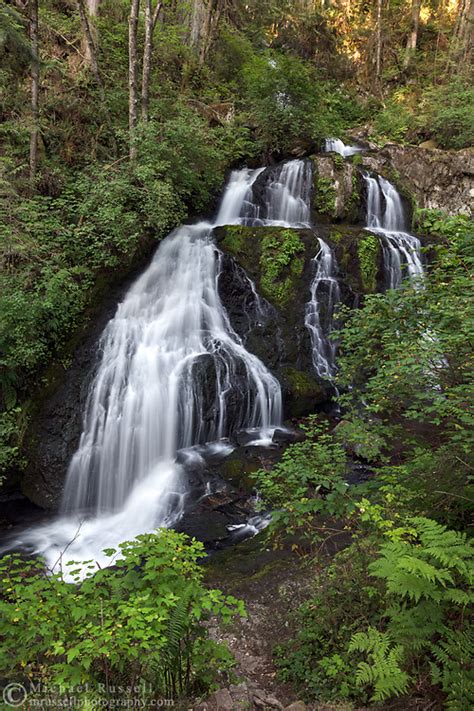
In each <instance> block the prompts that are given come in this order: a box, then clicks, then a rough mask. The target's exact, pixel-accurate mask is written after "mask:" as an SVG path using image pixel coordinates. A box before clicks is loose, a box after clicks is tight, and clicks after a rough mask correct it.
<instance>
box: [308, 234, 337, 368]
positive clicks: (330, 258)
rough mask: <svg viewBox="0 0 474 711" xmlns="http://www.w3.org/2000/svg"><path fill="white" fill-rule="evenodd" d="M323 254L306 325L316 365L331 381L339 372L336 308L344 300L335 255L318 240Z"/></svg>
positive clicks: (319, 256) (317, 262)
mask: <svg viewBox="0 0 474 711" xmlns="http://www.w3.org/2000/svg"><path fill="white" fill-rule="evenodd" d="M318 242H319V252H318V253H317V255H316V256H315V258H314V259H313V262H314V265H315V276H314V279H313V281H312V283H311V299H310V300H309V301H308V303H307V304H306V313H305V325H306V327H307V328H308V330H309V332H310V336H311V344H312V354H313V366H314V369H315V370H316V373H317V374H318V376H319V377H320V378H323V379H325V380H331V379H332V378H333V376H334V371H335V355H336V344H335V342H334V341H332V340H331V339H330V334H331V332H332V330H333V315H334V308H335V306H336V305H337V304H338V303H339V301H340V296H341V295H340V290H339V283H338V281H337V278H336V274H337V265H336V259H335V256H334V254H333V252H332V250H331V248H330V247H329V245H328V244H326V242H324V241H323V240H322V239H318Z"/></svg>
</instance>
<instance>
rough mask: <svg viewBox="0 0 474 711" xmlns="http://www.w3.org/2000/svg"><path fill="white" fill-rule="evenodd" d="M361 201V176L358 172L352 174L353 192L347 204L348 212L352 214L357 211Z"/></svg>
mask: <svg viewBox="0 0 474 711" xmlns="http://www.w3.org/2000/svg"><path fill="white" fill-rule="evenodd" d="M359 202H360V185H359V178H358V175H357V173H356V172H354V173H353V174H352V192H351V196H350V198H349V204H348V206H347V212H348V214H349V215H350V214H352V213H354V212H355V211H356V209H357V208H358V206H359Z"/></svg>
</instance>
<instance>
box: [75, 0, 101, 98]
mask: <svg viewBox="0 0 474 711" xmlns="http://www.w3.org/2000/svg"><path fill="white" fill-rule="evenodd" d="M77 9H78V10H79V17H80V19H81V27H82V32H83V34H84V40H85V44H86V47H87V53H86V58H87V59H88V62H89V64H90V68H91V70H92V73H93V75H94V77H95V80H96V82H97V86H98V87H99V91H100V98H101V99H102V101H104V100H105V88H104V82H103V81H102V76H101V74H100V71H99V64H98V62H97V51H96V46H95V42H94V38H93V35H92V29H91V24H90V22H89V16H88V14H87V12H86V8H85V5H84V0H77Z"/></svg>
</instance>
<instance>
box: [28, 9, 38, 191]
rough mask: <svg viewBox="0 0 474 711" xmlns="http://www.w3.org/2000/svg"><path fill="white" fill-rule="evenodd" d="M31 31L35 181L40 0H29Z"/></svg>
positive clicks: (32, 171)
mask: <svg viewBox="0 0 474 711" xmlns="http://www.w3.org/2000/svg"><path fill="white" fill-rule="evenodd" d="M28 10H29V19H30V26H29V33H30V41H31V51H32V54H33V61H32V63H31V119H32V125H31V134H30V180H31V181H32V182H33V181H34V179H35V177H36V170H37V167H38V137H39V75H40V66H39V42H38V0H29V2H28Z"/></svg>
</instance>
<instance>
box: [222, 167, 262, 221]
mask: <svg viewBox="0 0 474 711" xmlns="http://www.w3.org/2000/svg"><path fill="white" fill-rule="evenodd" d="M264 170H265V168H257V169H256V170H251V169H249V168H243V169H242V170H233V171H232V173H231V175H230V178H229V182H228V184H227V188H226V190H225V192H224V195H223V198H222V202H221V205H220V208H219V212H218V214H217V217H216V225H242V224H243V225H245V224H253V223H255V222H256V221H258V219H259V215H260V208H259V206H258V205H257V204H256V202H255V200H254V197H253V192H252V186H253V184H254V183H255V181H256V180H257V178H258V177H259V175H261V173H263V172H264Z"/></svg>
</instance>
